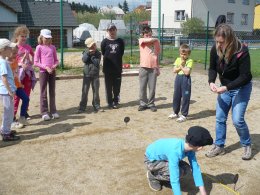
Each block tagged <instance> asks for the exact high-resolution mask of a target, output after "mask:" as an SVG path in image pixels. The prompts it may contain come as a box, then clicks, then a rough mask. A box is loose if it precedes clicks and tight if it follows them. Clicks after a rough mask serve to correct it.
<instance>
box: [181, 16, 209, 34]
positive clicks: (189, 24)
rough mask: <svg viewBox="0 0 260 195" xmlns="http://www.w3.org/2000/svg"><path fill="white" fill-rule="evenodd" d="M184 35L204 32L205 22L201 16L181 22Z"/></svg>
mask: <svg viewBox="0 0 260 195" xmlns="http://www.w3.org/2000/svg"><path fill="white" fill-rule="evenodd" d="M181 28H182V33H183V34H184V35H190V34H200V33H203V32H204V22H203V21H202V20H201V19H199V18H191V19H187V21H185V22H183V23H182V24H181Z"/></svg>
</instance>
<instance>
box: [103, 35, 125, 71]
mask: <svg viewBox="0 0 260 195" xmlns="http://www.w3.org/2000/svg"><path fill="white" fill-rule="evenodd" d="M124 50H125V44H124V41H123V39H120V38H117V39H115V40H110V39H107V38H105V39H104V40H103V41H102V42H101V52H102V55H103V72H104V73H105V74H120V75H121V73H122V63H123V61H122V58H123V55H124Z"/></svg>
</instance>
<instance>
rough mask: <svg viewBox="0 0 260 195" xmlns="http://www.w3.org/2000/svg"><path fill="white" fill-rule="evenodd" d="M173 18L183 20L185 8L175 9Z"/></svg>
mask: <svg viewBox="0 0 260 195" xmlns="http://www.w3.org/2000/svg"><path fill="white" fill-rule="evenodd" d="M175 20H176V21H184V20H185V10H178V11H175Z"/></svg>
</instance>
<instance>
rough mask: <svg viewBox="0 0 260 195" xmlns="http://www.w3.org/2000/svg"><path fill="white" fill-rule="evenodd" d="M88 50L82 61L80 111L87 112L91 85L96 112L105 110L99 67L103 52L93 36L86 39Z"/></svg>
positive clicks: (84, 53)
mask: <svg viewBox="0 0 260 195" xmlns="http://www.w3.org/2000/svg"><path fill="white" fill-rule="evenodd" d="M85 45H86V46H87V50H86V51H84V52H83V57H82V61H83V62H84V70H83V74H84V75H83V84H82V95H81V101H80V104H79V110H78V112H79V113H81V112H85V110H86V107H87V101H88V91H89V87H90V85H91V87H92V92H93V100H92V106H93V108H94V112H98V111H103V109H101V107H100V98H99V85H100V83H99V69H100V60H101V53H100V52H99V51H98V50H97V46H96V42H95V40H94V39H92V38H88V39H86V41H85Z"/></svg>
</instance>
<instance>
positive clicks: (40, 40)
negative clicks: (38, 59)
mask: <svg viewBox="0 0 260 195" xmlns="http://www.w3.org/2000/svg"><path fill="white" fill-rule="evenodd" d="M42 39H43V36H42V35H40V36H38V38H37V42H38V44H39V45H43V40H42ZM49 41H50V44H52V39H49Z"/></svg>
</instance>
